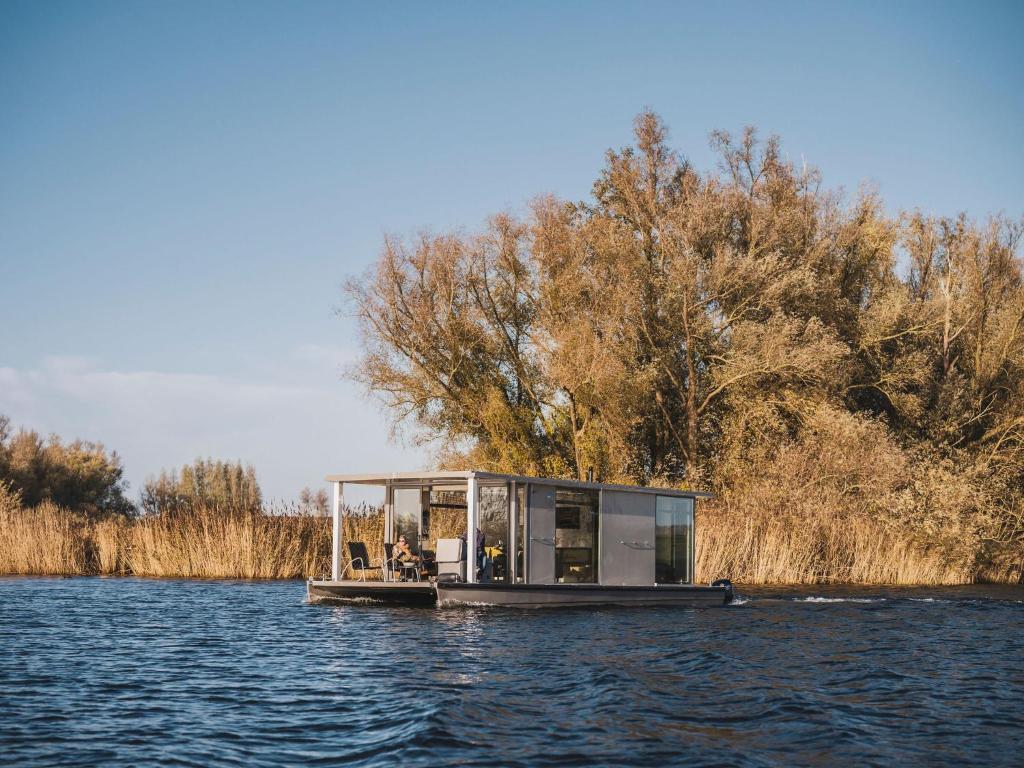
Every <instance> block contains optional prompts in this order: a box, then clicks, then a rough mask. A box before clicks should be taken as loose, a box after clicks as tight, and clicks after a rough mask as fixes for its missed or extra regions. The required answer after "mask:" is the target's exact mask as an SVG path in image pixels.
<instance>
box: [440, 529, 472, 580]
mask: <svg viewBox="0 0 1024 768" xmlns="http://www.w3.org/2000/svg"><path fill="white" fill-rule="evenodd" d="M434 559H435V561H436V562H437V580H438V581H465V580H466V542H464V541H463V540H462V539H438V540H437V552H436V554H435V557H434Z"/></svg>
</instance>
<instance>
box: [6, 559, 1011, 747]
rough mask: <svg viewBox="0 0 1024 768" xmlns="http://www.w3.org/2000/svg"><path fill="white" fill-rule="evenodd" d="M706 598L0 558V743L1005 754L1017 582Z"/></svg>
mask: <svg viewBox="0 0 1024 768" xmlns="http://www.w3.org/2000/svg"><path fill="white" fill-rule="evenodd" d="M741 592H742V594H741V597H740V599H739V600H737V602H736V604H734V605H733V606H730V607H728V608H711V609H704V610H684V609H605V610H591V609H581V610H570V611H549V612H543V611H541V612H514V611H503V610H488V609H463V610H459V609H449V610H435V609H388V608H383V607H379V606H344V607H336V606H335V607H328V606H311V605H306V604H305V603H304V586H303V585H302V584H300V583H296V582H276V583H233V582H212V583H211V582H205V583H204V582H177V581H150V580H141V579H18V578H15V579H0V755H3V756H4V757H3V762H4V763H10V764H46V765H58V764H59V765H104V766H107V765H125V766H129V765H130V766H135V765H141V764H160V763H163V764H174V765H189V764H194V765H247V766H249V765H268V766H269V765H282V764H309V763H318V764H322V765H331V764H336V765H342V764H345V765H353V764H355V765H358V764H363V765H401V766H417V765H424V766H437V765H443V764H449V763H453V762H461V763H466V764H477V765H484V764H486V765H524V766H526V765H529V766H533V765H564V764H581V765H582V764H586V765H594V764H614V765H622V764H630V765H651V764H665V765H675V764H679V763H687V764H733V765H768V764H804V765H833V764H836V763H847V764H849V763H854V764H891V763H896V762H899V763H915V764H928V765H954V764H956V765H959V764H963V763H972V764H1003V765H1010V764H1019V761H1020V755H1021V754H1022V750H1024V714H1022V708H1021V704H1020V702H1021V701H1024V648H1022V642H1024V641H1022V633H1021V627H1022V626H1024V590H1022V589H1020V588H962V589H960V588H956V589H929V590H899V589H890V590H882V589H871V590H867V589H860V590H839V589H829V590H826V589H824V588H810V589H802V590H741Z"/></svg>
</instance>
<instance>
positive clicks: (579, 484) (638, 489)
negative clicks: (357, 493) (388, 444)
mask: <svg viewBox="0 0 1024 768" xmlns="http://www.w3.org/2000/svg"><path fill="white" fill-rule="evenodd" d="M471 477H475V478H476V479H477V480H501V481H505V482H515V483H538V484H541V485H563V486H570V487H573V488H587V489H592V490H609V491H630V492H632V493H657V494H660V495H662V496H686V497H692V498H695V499H712V498H714V495H713V494H710V493H704V492H703V491H683V490H680V489H678V488H655V487H652V486H648V485H619V484H616V483H588V482H586V481H584V480H569V479H566V478H560V477H528V476H526V475H505V474H501V473H498V472H479V471H475V470H458V471H449V472H391V473H385V474H361V475H327V477H326V478H324V479H325V480H327V482H329V483H352V484H355V485H386V484H388V483H395V482H399V483H401V482H409V483H414V482H419V481H425V482H444V481H446V480H468V479H469V478H471Z"/></svg>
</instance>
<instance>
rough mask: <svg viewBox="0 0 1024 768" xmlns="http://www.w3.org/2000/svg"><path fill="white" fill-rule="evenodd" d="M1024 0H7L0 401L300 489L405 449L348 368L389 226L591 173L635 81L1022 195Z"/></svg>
mask: <svg viewBox="0 0 1024 768" xmlns="http://www.w3.org/2000/svg"><path fill="white" fill-rule="evenodd" d="M1022 29H1024V3H1020V2H1013V3H952V4H950V3H890V2H885V3H856V4H853V3H851V4H840V3H831V2H804V3H760V2H759V3H747V2H719V3H706V4H700V5H698V4H690V3H683V2H672V3H656V2H651V3H625V2H623V3H619V4H612V3H583V2H579V3H569V2H567V3H522V4H512V3H478V2H473V3H407V4H406V3H389V4H384V3H361V4H351V3H341V2H333V3H317V2H303V3H265V2H251V1H250V2H238V3H234V2H203V3H199V2H173V3H172V2H163V3H157V2H131V3H120V2H82V1H75V2H39V1H38V0H33V1H32V2H9V1H4V2H0V413H7V414H9V415H10V416H11V417H12V418H13V419H14V421H15V422H16V423H20V424H25V425H28V426H32V427H34V428H37V429H40V430H42V431H46V432H49V431H55V432H58V433H60V434H62V435H64V436H67V437H76V436H77V437H82V438H86V439H94V440H101V441H103V442H105V443H106V444H107V445H108V446H110V447H113V448H115V449H117V450H118V451H119V452H120V453H121V454H122V456H123V458H124V460H125V465H126V468H127V473H128V477H129V478H130V480H131V481H132V485H133V493H134V492H136V491H137V490H138V487H139V485H140V483H141V481H142V480H143V479H144V478H145V477H146V476H147V475H149V474H153V473H155V472H158V471H159V470H160V469H161V468H170V467H172V466H179V465H180V464H181V463H183V462H186V461H189V460H191V459H192V458H194V457H195V456H197V455H213V456H221V457H225V458H239V459H242V460H243V461H251V462H253V463H254V464H255V465H256V467H257V470H258V472H259V474H260V476H261V478H262V480H263V484H264V487H265V490H266V491H267V492H268V494H269V495H271V496H275V497H279V498H281V497H285V498H290V497H292V496H294V495H295V494H296V493H297V491H298V490H299V489H300V488H301V487H302V486H304V485H312V486H316V485H318V484H319V483H320V481H321V478H322V476H323V475H324V473H325V472H327V471H345V470H351V471H358V470H369V469H380V468H384V469H400V468H416V467H418V466H421V465H423V464H424V463H425V462H426V461H427V458H426V456H425V454H423V453H421V452H420V451H418V450H416V449H415V448H410V447H401V446H400V445H396V444H394V443H392V442H389V440H388V434H387V421H386V419H385V418H384V416H383V415H382V414H380V413H379V412H378V407H377V405H376V404H375V403H373V402H372V401H368V400H366V399H364V398H363V397H362V396H361V394H360V393H359V391H358V390H356V389H355V388H354V387H353V386H352V385H351V384H348V383H346V382H344V381H341V380H340V378H339V375H338V372H339V369H340V368H341V367H342V366H343V365H344V364H345V362H346V361H347V360H350V359H351V357H352V355H353V354H354V353H355V350H356V349H357V342H356V339H355V337H354V331H353V327H352V324H351V323H350V322H349V321H348V320H345V319H344V318H338V317H335V315H334V312H333V310H334V308H335V307H336V306H337V305H338V304H339V302H340V292H339V288H338V287H339V285H340V283H341V282H342V281H343V280H344V279H345V278H346V277H347V276H349V275H352V274H355V273H359V272H361V271H363V270H364V269H366V268H367V266H368V265H369V264H370V263H371V262H372V261H373V259H374V258H375V257H376V255H377V253H378V249H379V247H380V243H381V239H382V236H383V234H384V233H386V232H393V233H398V234H412V233H415V232H416V231H418V230H420V229H424V228H429V229H445V228H449V227H464V228H467V229H472V228H475V227H477V226H479V224H480V223H481V222H482V220H483V219H484V218H485V217H486V216H487V215H488V214H489V213H492V212H495V211H500V210H512V211H516V210H521V209H522V207H523V205H524V203H525V202H526V201H528V200H529V199H530V198H531V197H532V196H534V195H537V194H540V193H546V192H552V193H555V194H557V195H560V196H564V197H568V198H573V199H579V198H582V197H585V196H586V195H587V194H588V191H589V188H590V185H591V183H592V181H593V179H594V177H595V175H596V174H597V172H598V170H599V169H600V167H601V164H602V159H603V153H604V151H605V150H606V149H607V148H609V147H618V146H621V145H623V144H625V143H626V142H628V140H629V138H630V128H631V121H632V118H633V116H634V115H635V114H636V113H637V112H638V111H639V110H640V109H642V108H643V107H644V106H650V107H652V108H654V109H655V110H656V111H658V112H659V113H660V114H661V115H662V116H663V117H664V118H665V119H666V121H667V122H668V123H669V125H670V127H671V131H672V139H673V144H674V145H675V146H676V147H677V148H679V149H680V150H681V151H682V152H683V153H684V154H686V155H687V156H688V157H690V159H691V160H692V161H693V162H694V163H695V164H696V165H697V166H698V167H700V168H702V169H707V168H709V167H711V166H712V164H713V163H714V158H713V157H712V155H711V154H710V152H709V150H708V144H707V135H708V132H709V131H711V130H712V129H716V128H724V129H729V130H739V129H741V128H742V127H743V126H744V125H746V124H755V125H757V126H759V128H760V129H761V131H762V132H763V133H778V134H780V135H781V136H782V139H783V142H784V148H785V150H786V151H787V152H788V153H789V155H790V156H791V157H793V158H797V159H799V158H806V160H807V161H808V162H810V163H813V164H815V165H817V166H818V167H820V168H821V169H822V171H823V173H824V176H825V182H826V184H828V185H830V186H838V185H842V186H844V187H846V188H847V189H855V188H856V187H857V186H858V185H859V184H861V183H863V182H868V183H871V184H873V185H875V186H876V187H877V188H878V190H879V191H880V192H881V194H882V196H883V197H884V199H885V200H886V203H887V205H888V207H889V208H890V209H891V210H893V211H896V210H899V209H901V208H908V207H921V208H922V209H924V210H926V211H929V212H935V213H940V214H953V213H956V212H958V211H960V210H966V211H968V212H969V213H971V214H973V215H977V216H983V215H985V214H986V213H988V212H995V211H1000V210H1002V211H1005V212H1006V213H1008V214H1010V215H1012V216H1019V215H1021V213H1024V147H1022V141H1021V138H1022V136H1024V45H1022V44H1021V32H1022Z"/></svg>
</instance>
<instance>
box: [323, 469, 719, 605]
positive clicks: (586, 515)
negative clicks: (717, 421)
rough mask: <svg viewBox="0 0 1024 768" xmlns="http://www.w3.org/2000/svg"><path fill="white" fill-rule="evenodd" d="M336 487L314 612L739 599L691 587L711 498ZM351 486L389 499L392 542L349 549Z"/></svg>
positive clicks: (576, 484) (410, 481)
mask: <svg viewBox="0 0 1024 768" xmlns="http://www.w3.org/2000/svg"><path fill="white" fill-rule="evenodd" d="M327 480H328V481H329V482H330V483H331V484H332V486H333V488H334V503H333V548H332V557H331V576H330V579H327V578H325V579H323V580H313V579H311V580H310V581H309V582H308V584H307V592H308V596H309V600H310V602H314V603H316V602H339V601H355V602H380V603H393V604H404V605H439V606H450V605H498V606H509V607H517V608H541V607H566V606H581V605H583V606H598V605H600V606H607V605H630V606H632V605H645V606H650V605H670V606H703V605H724V604H726V603H729V602H730V601H731V600H732V597H733V591H732V585H731V584H730V583H729V582H728V581H726V580H722V581H719V582H715V583H714V584H712V585H709V586H702V585H697V584H694V583H693V582H694V518H695V511H696V506H697V502H698V500H700V499H707V498H710V496H709V494H706V493H699V492H694V491H680V490H676V489H671V488H648V487H640V486H627V485H611V484H607V483H595V482H584V481H575V480H554V479H545V478H535V477H522V476H517V475H504V474H496V473H493V472H475V471H466V472H417V473H396V474H388V475H329V476H328V477H327ZM352 485H360V486H379V487H380V488H381V489H383V498H384V503H383V540H382V541H372V542H367V541H344V540H343V531H344V530H345V520H344V515H345V510H346V506H345V492H346V486H352ZM474 532H475V534H474ZM391 542H404V543H405V545H406V547H407V549H406V550H405V551H406V552H409V551H411V552H412V556H411V557H409V556H408V555H407V556H406V557H405V558H402V557H399V556H398V552H397V550H396V549H395V548H394V545H393V544H392V543H391Z"/></svg>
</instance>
